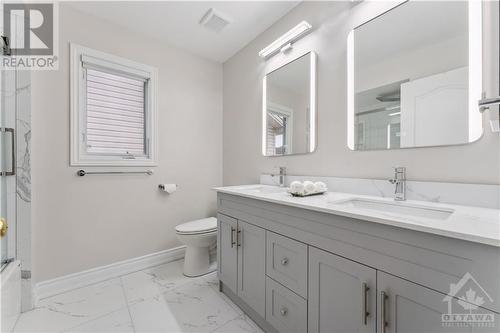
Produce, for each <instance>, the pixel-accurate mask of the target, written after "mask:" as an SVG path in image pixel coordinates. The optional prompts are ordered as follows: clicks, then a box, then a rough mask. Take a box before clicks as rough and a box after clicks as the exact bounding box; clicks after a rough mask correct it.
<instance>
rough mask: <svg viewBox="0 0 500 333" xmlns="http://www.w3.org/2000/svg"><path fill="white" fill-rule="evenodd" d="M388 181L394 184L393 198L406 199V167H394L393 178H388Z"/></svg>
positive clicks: (397, 199)
mask: <svg viewBox="0 0 500 333" xmlns="http://www.w3.org/2000/svg"><path fill="white" fill-rule="evenodd" d="M389 182H390V183H391V184H394V185H395V186H396V188H395V189H394V200H396V201H404V200H406V168H405V167H395V168H394V178H393V179H389Z"/></svg>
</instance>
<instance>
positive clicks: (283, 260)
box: [281, 258, 288, 266]
mask: <svg viewBox="0 0 500 333" xmlns="http://www.w3.org/2000/svg"><path fill="white" fill-rule="evenodd" d="M281 264H282V265H283V266H286V265H288V258H283V259H281Z"/></svg>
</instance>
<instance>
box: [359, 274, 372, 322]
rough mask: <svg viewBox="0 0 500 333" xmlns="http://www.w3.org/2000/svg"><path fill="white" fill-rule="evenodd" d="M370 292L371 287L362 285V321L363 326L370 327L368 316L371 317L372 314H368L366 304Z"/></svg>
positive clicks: (364, 283)
mask: <svg viewBox="0 0 500 333" xmlns="http://www.w3.org/2000/svg"><path fill="white" fill-rule="evenodd" d="M368 290H370V287H368V285H367V284H366V282H363V283H362V284H361V305H362V312H361V321H362V322H363V325H368V316H370V312H368V305H367V304H366V302H367V298H368V297H367V296H368V295H367V294H368Z"/></svg>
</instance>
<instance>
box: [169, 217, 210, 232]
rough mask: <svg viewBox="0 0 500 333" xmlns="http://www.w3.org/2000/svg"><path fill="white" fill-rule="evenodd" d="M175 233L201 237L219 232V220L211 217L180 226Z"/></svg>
mask: <svg viewBox="0 0 500 333" xmlns="http://www.w3.org/2000/svg"><path fill="white" fill-rule="evenodd" d="M175 231H176V232H177V233H178V234H182V235H199V234H206V233H211V232H215V231H217V219H216V218H215V217H209V218H206V219H201V220H195V221H191V222H186V223H182V224H179V225H178V226H176V227H175Z"/></svg>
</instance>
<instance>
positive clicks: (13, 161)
mask: <svg viewBox="0 0 500 333" xmlns="http://www.w3.org/2000/svg"><path fill="white" fill-rule="evenodd" d="M0 132H1V133H10V134H11V136H12V140H11V149H12V152H11V154H12V155H11V171H0V176H14V175H15V174H16V143H15V141H16V136H15V133H16V132H15V130H14V129H13V128H7V127H0Z"/></svg>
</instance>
